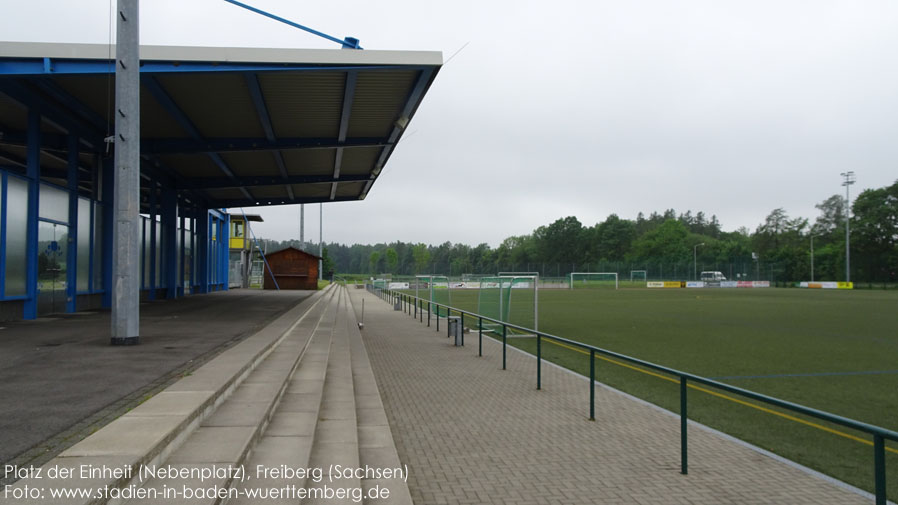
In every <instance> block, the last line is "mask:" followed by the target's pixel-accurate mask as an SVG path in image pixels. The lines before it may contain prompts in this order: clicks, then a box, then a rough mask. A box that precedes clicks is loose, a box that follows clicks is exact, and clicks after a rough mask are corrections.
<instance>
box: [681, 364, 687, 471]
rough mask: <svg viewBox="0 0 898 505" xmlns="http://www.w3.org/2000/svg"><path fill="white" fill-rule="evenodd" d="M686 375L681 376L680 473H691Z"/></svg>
mask: <svg viewBox="0 0 898 505" xmlns="http://www.w3.org/2000/svg"><path fill="white" fill-rule="evenodd" d="M686 391H687V389H686V377H680V473H682V474H683V475H687V474H688V473H689V452H688V450H687V444H686V440H687V433H686V427H687V426H688V424H689V416H688V415H687V413H686Z"/></svg>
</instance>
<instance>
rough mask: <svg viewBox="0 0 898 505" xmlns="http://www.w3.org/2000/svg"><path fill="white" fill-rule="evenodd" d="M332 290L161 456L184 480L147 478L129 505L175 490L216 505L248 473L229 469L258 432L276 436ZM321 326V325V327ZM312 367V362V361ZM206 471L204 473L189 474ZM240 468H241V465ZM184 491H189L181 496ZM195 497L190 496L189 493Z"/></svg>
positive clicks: (330, 309) (328, 310)
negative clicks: (278, 415) (142, 494)
mask: <svg viewBox="0 0 898 505" xmlns="http://www.w3.org/2000/svg"><path fill="white" fill-rule="evenodd" d="M336 299H337V297H336V290H331V292H330V293H329V294H328V295H327V296H326V299H324V300H322V302H321V303H319V304H317V305H316V306H315V307H313V308H312V309H310V311H309V313H308V314H307V315H306V317H304V318H303V319H302V320H301V321H299V322H298V323H297V324H296V325H295V326H294V327H293V328H292V329H291V330H290V331H289V332H287V334H286V335H285V338H284V339H283V341H282V342H281V343H280V344H279V345H278V346H277V348H276V349H274V350H273V352H272V353H271V354H270V355H269V356H268V357H267V359H266V360H265V361H263V362H262V363H260V364H259V365H258V366H257V367H256V368H255V369H254V370H253V371H252V373H251V374H249V375H248V376H247V377H246V378H245V380H244V381H242V383H241V384H240V385H239V386H238V387H237V388H236V390H235V391H234V393H233V394H232V395H231V396H230V397H229V398H228V399H227V400H226V401H225V402H224V403H223V404H222V405H221V406H220V407H219V408H218V409H216V411H215V412H214V413H212V414H211V415H210V416H208V417H207V418H206V419H205V420H203V421H202V422H201V423H200V426H199V427H198V428H197V429H196V430H194V431H193V432H192V433H191V434H190V435H189V436H188V437H187V438H186V440H185V441H184V443H183V444H182V445H181V446H180V447H179V448H177V449H176V450H174V451H173V452H172V453H171V455H170V456H169V457H167V458H165V461H164V463H163V465H161V466H162V467H164V468H166V469H171V470H173V471H175V472H186V473H187V474H188V476H189V477H188V478H185V479H182V478H176V479H172V478H171V477H169V476H165V477H154V478H150V479H148V480H147V481H146V482H145V483H144V484H143V486H142V487H143V488H144V489H145V490H146V494H147V496H148V497H147V498H138V499H132V500H129V501H126V502H125V503H128V504H129V505H150V504H155V503H162V502H169V503H171V500H172V497H166V498H163V499H160V497H165V496H166V493H167V492H168V490H171V489H174V491H177V492H180V493H181V494H179V495H177V498H178V499H177V500H176V501H183V502H186V503H209V504H213V503H219V502H220V501H221V500H220V498H221V495H219V494H218V493H219V492H225V491H226V490H227V489H228V488H229V487H231V486H232V484H233V483H234V482H235V481H240V480H243V478H244V476H246V475H250V476H251V475H252V474H247V473H245V471H244V473H243V474H241V473H238V472H235V471H234V470H235V469H238V468H240V467H241V466H243V465H244V463H245V462H246V460H247V457H248V456H249V455H250V452H251V450H252V449H253V448H254V447H255V446H256V444H257V442H259V441H260V439H261V438H262V437H263V433H270V434H277V433H278V432H279V431H281V430H284V428H283V427H282V426H280V425H279V424H278V422H277V421H275V419H274V418H273V414H274V412H275V410H276V407H277V406H278V404H279V402H280V400H281V398H282V395H283V394H284V393H285V391H286V390H287V387H288V384H289V383H290V378H291V377H292V376H293V375H294V373H295V372H296V370H297V369H298V368H299V366H300V365H301V364H303V363H304V361H305V357H306V352H307V351H308V350H310V349H311V348H312V344H311V342H312V341H313V340H314V339H315V337H316V336H320V334H321V333H322V331H323V333H324V334H325V335H326V336H328V335H329V333H330V329H329V327H330V325H329V324H327V322H328V321H330V320H331V319H332V318H333V315H334V313H335V310H336ZM322 328H325V329H324V330H322ZM312 366H314V363H312ZM200 469H206V470H207V471H210V472H212V475H211V476H210V477H205V476H201V475H197V474H196V473H195V472H198V471H201V470H200ZM244 469H245V467H244ZM191 472H194V473H191ZM185 488H186V489H191V490H194V491H193V492H191V493H190V495H188V496H185V495H184V491H185ZM194 495H200V496H199V497H198V498H193V499H190V498H189V496H194Z"/></svg>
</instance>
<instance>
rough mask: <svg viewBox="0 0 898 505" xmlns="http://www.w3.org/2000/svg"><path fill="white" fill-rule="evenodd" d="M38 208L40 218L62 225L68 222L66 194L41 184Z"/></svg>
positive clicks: (67, 199) (67, 197) (67, 195)
mask: <svg viewBox="0 0 898 505" xmlns="http://www.w3.org/2000/svg"><path fill="white" fill-rule="evenodd" d="M38 206H39V207H40V217H42V218H44V219H52V220H54V221H62V222H63V223H68V222H69V194H68V192H66V191H63V190H61V189H56V188H54V187H53V186H48V185H46V184H41V197H40V200H39V202H38Z"/></svg>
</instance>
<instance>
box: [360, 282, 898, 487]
mask: <svg viewBox="0 0 898 505" xmlns="http://www.w3.org/2000/svg"><path fill="white" fill-rule="evenodd" d="M368 290H369V291H371V292H372V293H374V294H375V295H377V296H379V297H380V298H382V299H383V300H385V301H389V302H391V303H392V304H393V305H394V306H395V305H396V304H398V305H399V306H400V308H401V309H402V310H403V311H404V312H406V313H407V314H409V315H412V316H413V317H416V318H418V317H419V314H420V320H421V322H423V320H424V319H423V313H424V306H425V304H426V306H427V309H426V312H427V326H428V327H429V326H430V316H431V313H432V312H433V308H434V307H442V308H444V309H445V310H446V314H447V316H438V317H437V318H436V320H437V321H436V329H437V331H439V329H440V318H441V317H448V315H450V314H452V313H453V312H454V313H456V314H458V315H459V316H460V317H461V328H462V335H464V331H463V328H464V317H465V316H466V315H467V316H469V317H471V318H474V319H477V334H478V351H477V353H478V356H483V322H484V321H488V322H492V323H495V324H497V325H501V327H502V339H501V342H502V369H503V370H505V369H506V354H507V347H508V329H509V328H511V329H514V330H518V331H522V332H525V333H528V334H530V335H535V336H536V389H542V361H543V358H542V341H543V339H546V340H549V341H553V342H557V343H561V344H565V345H567V346H572V347H575V348H579V349H582V350H583V351H585V352H588V353H589V420H590V421H595V419H596V415H595V414H596V410H595V404H596V395H595V387H596V366H595V362H596V355H602V356H607V357H611V358H615V359H618V360H621V361H625V362H628V363H632V364H634V365H639V366H642V367H645V368H648V369H650V370H655V371H658V372H662V373H665V374H668V375H672V376H675V377H677V378H678V379H679V384H680V472H681V473H682V474H684V475H685V474H688V473H689V453H688V444H687V429H686V428H687V424H688V420H689V418H688V414H687V394H686V393H687V389H688V387H689V383H690V382H692V383H697V384H703V385H705V386H710V387H713V388H716V389H720V390H723V391H727V392H729V393H733V394H736V395H739V396H742V397H745V398H749V399H752V400H755V401H758V402H762V403H765V404H768V405H773V406H775V407H778V408H781V409H785V410H789V411H792V412H796V413H799V414H802V415H805V416H809V417H813V418H816V419H820V420H823V421H826V422H830V423H833V424H838V425H841V426H844V427H846V428H850V429H853V430H857V431H860V432H863V433H866V434H868V435H871V436H872V437H873V475H874V488H875V493H874V494H875V497H876V505H887V498H886V457H885V451H886V447H885V441H886V440H891V441H893V442H898V432H895V431H892V430H888V429H886V428H882V427H880V426H875V425H872V424H868V423H864V422H861V421H856V420H854V419H849V418H847V417H842V416H839V415H836V414H831V413H829V412H824V411H822V410H817V409H814V408H811V407H806V406H804V405H799V404H797V403H792V402H789V401H786V400H781V399H779V398H774V397H772V396H767V395H763V394H761V393H756V392H754V391H750V390H748V389H743V388H739V387H736V386H731V385H729V384H725V383H723V382H718V381H715V380H712V379H708V378H706V377H702V376H699V375H694V374H691V373H687V372H682V371H680V370H676V369H674V368H669V367H666V366H662V365H658V364H656V363H652V362H650V361H644V360H641V359H638V358H633V357H631V356H627V355H625V354H620V353H617V352H614V351H609V350H607V349H602V348H599V347H595V346H591V345H589V344H584V343H582V342H577V341H576V340H570V339H567V338H563V337H559V336H556V335H552V334H549V333H545V332H542V331H537V330H533V329H530V328H525V327H522V326H518V325H515V324H511V323H507V322H505V321H500V320H497V319H493V318H490V317H486V316H482V315H480V314H475V313H473V312H468V311H466V310H462V309H458V308H455V307H450V306H449V305H445V304H439V303H436V302H431V301H430V300H424V299H422V298H418V297H416V296H414V295H410V294H408V293H402V292H399V291H394V290H388V289H383V288H376V287H373V286H370V285H369V286H368ZM446 327H447V332H446V333H447V335H448V333H449V332H448V330H449V328H448V327H449V325H448V324H447V325H446ZM462 338H464V337H462ZM462 344H464V340H462Z"/></svg>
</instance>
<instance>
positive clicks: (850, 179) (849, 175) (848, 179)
mask: <svg viewBox="0 0 898 505" xmlns="http://www.w3.org/2000/svg"><path fill="white" fill-rule="evenodd" d="M839 175H841V176H842V177H844V178H845V180H844V181H842V185H843V186H845V282H851V252H850V248H849V244H850V242H851V228H850V226H849V224H848V222H849V221H850V220H851V219H850V218H851V199H850V198H849V197H848V188H849V187H850V186H851V185H852V184H854V182H855V178H854V172H853V171H851V170H849V171H848V172H842V173H841V174H839Z"/></svg>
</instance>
